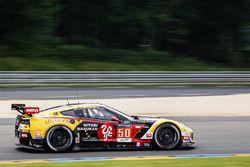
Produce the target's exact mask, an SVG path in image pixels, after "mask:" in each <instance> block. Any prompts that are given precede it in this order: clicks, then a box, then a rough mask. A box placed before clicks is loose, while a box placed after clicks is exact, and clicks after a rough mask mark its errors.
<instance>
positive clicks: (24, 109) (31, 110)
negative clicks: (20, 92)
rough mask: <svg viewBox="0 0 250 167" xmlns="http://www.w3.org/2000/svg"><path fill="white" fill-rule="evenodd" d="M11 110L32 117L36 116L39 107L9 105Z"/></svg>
mask: <svg viewBox="0 0 250 167" xmlns="http://www.w3.org/2000/svg"><path fill="white" fill-rule="evenodd" d="M11 110H16V111H18V112H19V113H20V114H22V115H23V114H27V115H28V116H32V114H38V113H39V112H40V108H39V107H25V104H11Z"/></svg>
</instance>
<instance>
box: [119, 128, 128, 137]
mask: <svg viewBox="0 0 250 167" xmlns="http://www.w3.org/2000/svg"><path fill="white" fill-rule="evenodd" d="M117 137H118V138H128V137H130V129H128V128H121V129H118V131H117Z"/></svg>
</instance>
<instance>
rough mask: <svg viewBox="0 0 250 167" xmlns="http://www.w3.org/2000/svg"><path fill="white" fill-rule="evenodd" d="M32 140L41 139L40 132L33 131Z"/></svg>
mask: <svg viewBox="0 0 250 167" xmlns="http://www.w3.org/2000/svg"><path fill="white" fill-rule="evenodd" d="M34 139H42V133H41V131H35V137H34Z"/></svg>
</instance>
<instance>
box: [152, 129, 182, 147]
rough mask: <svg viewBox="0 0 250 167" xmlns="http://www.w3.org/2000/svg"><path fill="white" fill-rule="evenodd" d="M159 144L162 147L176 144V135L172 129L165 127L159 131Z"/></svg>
mask: <svg viewBox="0 0 250 167" xmlns="http://www.w3.org/2000/svg"><path fill="white" fill-rule="evenodd" d="M157 139H158V142H159V144H161V145H162V146H164V147H169V146H171V145H173V144H175V143H176V140H177V133H176V131H175V130H174V129H172V128H169V127H166V128H162V129H160V130H159V132H158V134H157Z"/></svg>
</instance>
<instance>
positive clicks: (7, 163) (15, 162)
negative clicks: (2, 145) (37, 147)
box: [0, 160, 49, 165]
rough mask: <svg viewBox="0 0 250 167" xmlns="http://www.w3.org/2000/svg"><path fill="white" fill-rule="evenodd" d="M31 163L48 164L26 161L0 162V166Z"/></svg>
mask: <svg viewBox="0 0 250 167" xmlns="http://www.w3.org/2000/svg"><path fill="white" fill-rule="evenodd" d="M33 163H40V164H41V163H49V161H47V160H27V161H23V160H22V161H0V165H3V164H6V165H15V164H33Z"/></svg>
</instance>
